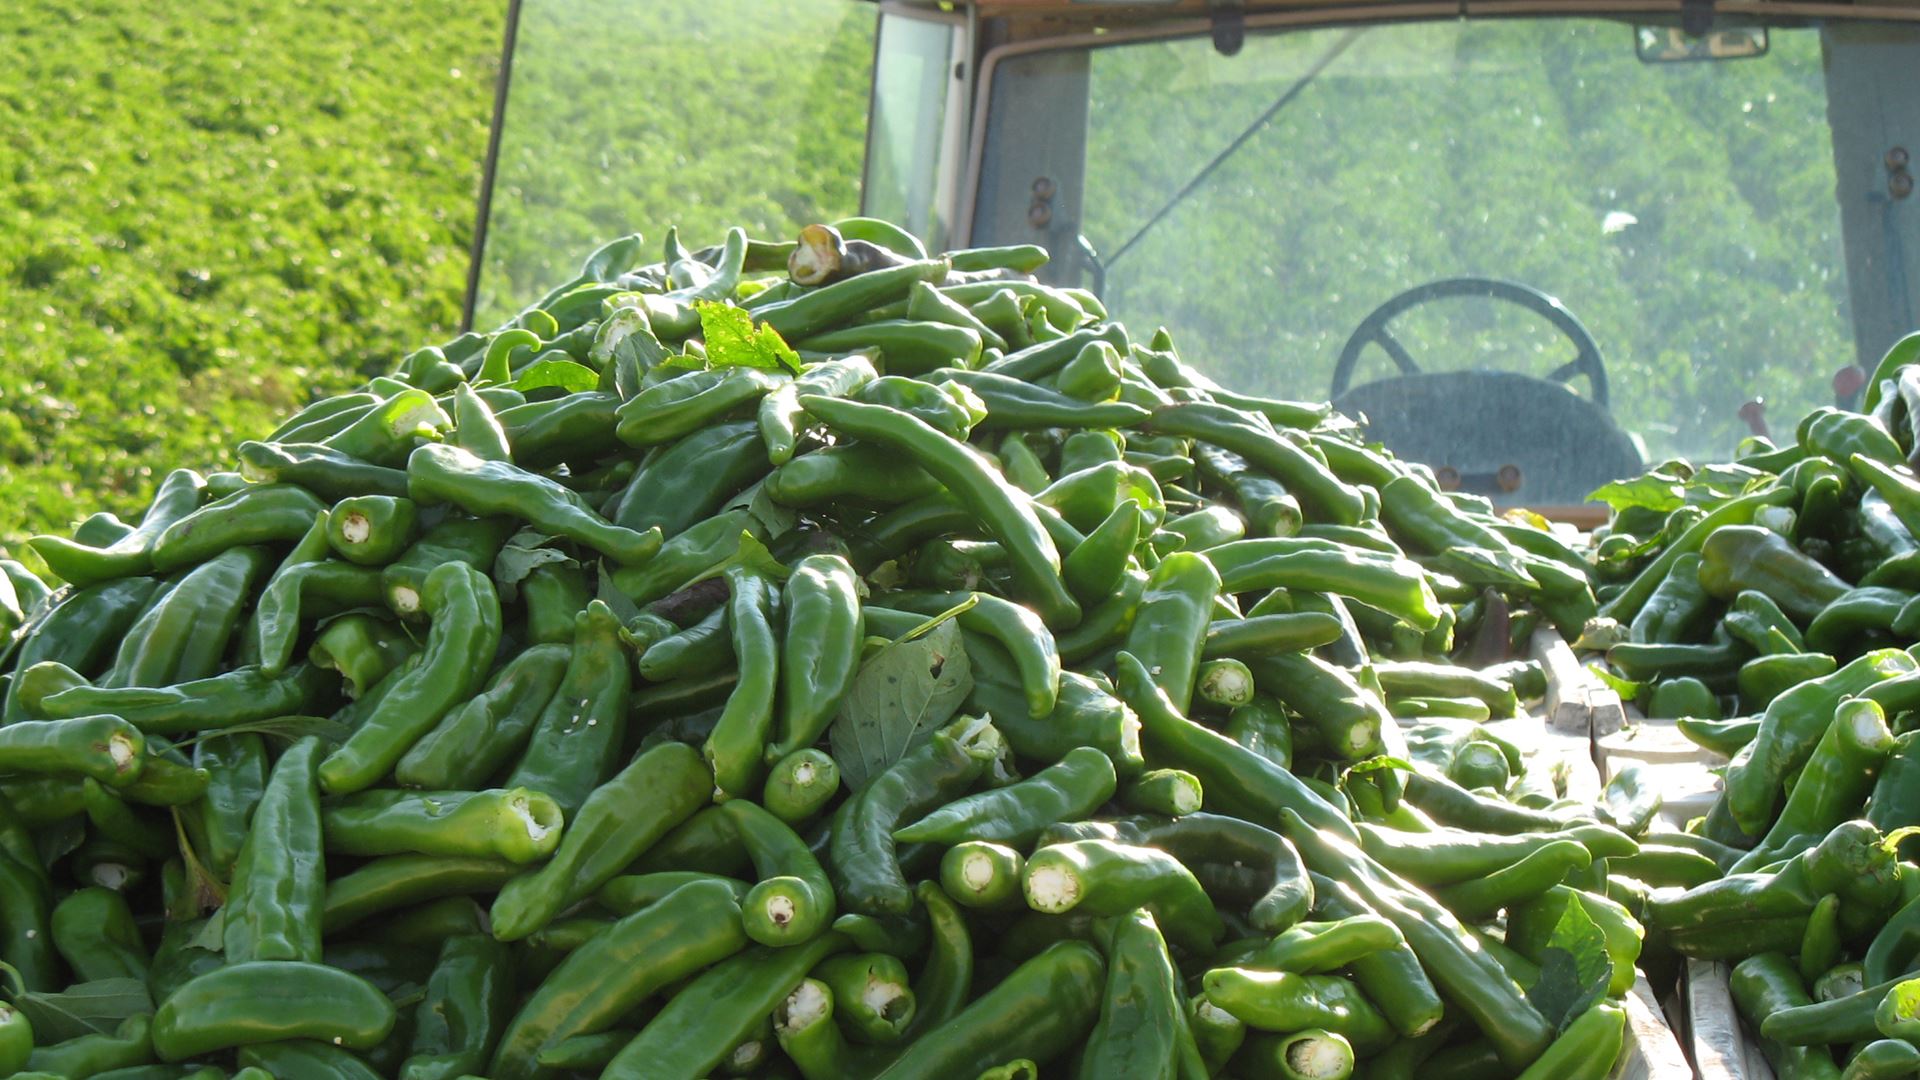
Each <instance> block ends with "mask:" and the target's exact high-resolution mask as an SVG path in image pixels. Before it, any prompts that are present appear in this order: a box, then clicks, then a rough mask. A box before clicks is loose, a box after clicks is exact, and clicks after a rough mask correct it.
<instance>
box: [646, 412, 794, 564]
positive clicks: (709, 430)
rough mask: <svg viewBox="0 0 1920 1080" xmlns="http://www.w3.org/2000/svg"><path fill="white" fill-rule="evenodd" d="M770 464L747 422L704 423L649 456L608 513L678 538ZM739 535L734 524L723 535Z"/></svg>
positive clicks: (761, 474)
mask: <svg viewBox="0 0 1920 1080" xmlns="http://www.w3.org/2000/svg"><path fill="white" fill-rule="evenodd" d="M769 467H770V466H769V463H768V461H767V455H766V447H765V446H764V445H763V444H762V442H761V441H760V436H759V433H758V429H757V428H756V426H755V425H754V424H753V423H752V422H750V421H736V422H733V423H725V424H716V425H712V426H709V427H704V428H702V429H701V430H699V431H696V432H694V433H693V434H691V435H688V436H686V437H685V438H683V439H680V440H679V441H677V442H675V443H674V444H673V445H672V446H669V447H667V448H666V449H665V450H663V451H661V452H659V453H658V454H656V455H655V456H653V457H652V458H650V459H649V460H648V461H647V462H646V465H645V467H643V468H642V469H641V470H640V471H639V472H638V473H635V474H634V477H633V481H632V482H631V483H630V484H628V485H627V487H626V490H625V491H624V492H623V493H622V494H621V495H620V496H619V501H618V503H617V504H616V505H617V509H609V510H608V513H609V514H612V515H613V516H614V519H615V520H616V521H617V522H618V523H619V524H620V526H621V527H623V528H627V529H634V530H640V531H644V530H647V529H651V528H654V527H656V526H658V527H659V529H660V530H661V531H662V532H663V533H664V534H666V535H667V536H668V537H676V538H677V537H678V536H679V534H680V533H682V532H686V531H689V530H691V529H693V528H694V527H695V526H697V525H698V524H699V523H700V522H702V521H704V520H706V519H707V518H708V517H709V515H711V514H713V513H714V512H715V511H716V510H718V509H720V507H721V505H722V504H723V503H725V502H727V500H729V499H731V498H733V497H734V495H736V494H737V493H739V492H740V491H741V490H742V489H743V488H745V487H746V486H747V485H749V484H751V483H753V482H754V481H755V480H758V479H760V478H761V477H763V476H765V475H766V474H767V470H768V468H769ZM739 535H740V528H739V527H736V528H735V529H734V530H733V531H732V533H731V534H729V535H728V536H727V537H725V539H727V540H737V539H738V538H739ZM655 558H656V559H657V558H659V556H657V555H656V556H655ZM649 565H651V564H649ZM712 565H713V563H712V562H711V561H710V562H706V563H702V564H700V565H699V566H697V567H694V568H692V569H693V573H698V572H700V571H703V570H706V569H708V568H709V567H710V566H712ZM642 573H644V570H643V571H642ZM686 576H687V577H691V576H693V574H692V573H689V574H688V575H686ZM681 580H683V581H684V580H685V579H684V578H682V579H681ZM676 584H677V583H676ZM668 591H671V590H668ZM662 595H664V593H663V594H662Z"/></svg>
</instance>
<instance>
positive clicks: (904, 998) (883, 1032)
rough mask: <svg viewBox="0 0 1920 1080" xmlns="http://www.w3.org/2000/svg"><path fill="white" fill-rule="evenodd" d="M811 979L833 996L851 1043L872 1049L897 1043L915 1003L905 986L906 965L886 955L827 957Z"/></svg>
mask: <svg viewBox="0 0 1920 1080" xmlns="http://www.w3.org/2000/svg"><path fill="white" fill-rule="evenodd" d="M813 977H814V978H816V979H818V980H820V981H821V982H823V983H825V984H826V986H827V988H828V989H829V991H830V992H831V993H832V994H833V997H834V1001H835V1002H836V1003H837V1006H838V1007H837V1009H836V1012H837V1013H838V1015H839V1018H840V1024H841V1027H842V1028H843V1030H845V1031H846V1032H847V1034H848V1035H849V1036H850V1037H851V1038H852V1039H853V1040H854V1041H855V1042H859V1043H865V1044H868V1045H874V1046H885V1045H890V1044H893V1043H896V1042H899V1041H900V1039H901V1036H902V1034H903V1032H904V1031H905V1030H906V1028H907V1025H908V1024H909V1023H911V1022H912V1020H913V1017H914V1014H915V1012H916V1008H917V1003H916V1001H915V999H914V995H913V990H912V988H911V987H909V986H908V985H907V970H906V965H904V964H902V963H901V962H900V959H899V958H898V957H895V956H890V955H888V954H886V953H867V954H864V955H856V954H842V955H840V956H831V957H828V958H827V959H826V960H823V961H821V963H820V965H819V966H818V967H816V968H814V970H813Z"/></svg>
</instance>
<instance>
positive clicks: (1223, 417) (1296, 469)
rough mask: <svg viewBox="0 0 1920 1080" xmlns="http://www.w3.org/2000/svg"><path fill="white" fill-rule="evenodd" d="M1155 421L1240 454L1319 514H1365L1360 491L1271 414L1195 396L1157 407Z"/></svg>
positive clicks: (1340, 520)
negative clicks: (1281, 430)
mask: <svg viewBox="0 0 1920 1080" xmlns="http://www.w3.org/2000/svg"><path fill="white" fill-rule="evenodd" d="M1152 426H1153V428H1154V430H1156V431H1160V432H1164V433H1167V434H1171V435H1184V436H1188V437H1190V438H1194V439H1198V440H1200V441H1202V442H1207V443H1212V444H1214V445H1216V446H1219V447H1222V448H1223V449H1226V450H1230V451H1232V452H1234V453H1236V454H1239V455H1240V456H1241V457H1243V458H1245V459H1246V460H1247V461H1248V462H1250V463H1251V464H1253V465H1254V466H1256V467H1258V468H1260V469H1263V470H1265V471H1266V472H1268V473H1269V474H1271V475H1272V476H1273V477H1274V478H1275V479H1277V480H1279V481H1280V482H1281V483H1282V484H1284V485H1286V488H1287V490H1288V491H1290V492H1292V493H1293V494H1294V495H1295V496H1296V497H1297V498H1299V499H1300V500H1301V502H1302V504H1303V505H1305V506H1306V507H1307V508H1308V509H1310V510H1311V511H1313V516H1314V517H1315V518H1316V519H1319V520H1324V521H1331V522H1333V523H1334V524H1338V525H1356V524H1358V523H1359V522H1360V520H1361V509H1362V506H1363V500H1362V498H1361V496H1360V493H1359V491H1358V490H1357V489H1355V488H1353V487H1351V486H1349V485H1347V484H1345V483H1343V482H1342V481H1341V480H1339V479H1338V478H1336V477H1335V476H1334V475H1333V473H1332V472H1331V471H1329V470H1328V469H1327V467H1326V465H1325V464H1324V463H1323V462H1321V461H1320V460H1319V459H1318V458H1315V457H1314V456H1313V455H1312V454H1311V453H1309V452H1308V451H1307V450H1306V449H1304V448H1302V447H1301V446H1299V445H1297V444H1295V443H1293V442H1291V441H1289V440H1287V439H1285V438H1282V437H1281V436H1279V435H1278V434H1277V433H1276V432H1275V431H1274V430H1273V426H1272V424H1271V423H1270V422H1268V421H1267V420H1266V418H1265V417H1262V416H1259V415H1258V414H1255V413H1249V412H1246V411H1244V410H1241V409H1236V408H1233V407H1231V406H1227V405H1219V404H1211V403H1200V402H1190V403H1187V404H1180V405H1172V406H1167V407H1164V408H1161V409H1156V410H1155V411H1154V414H1153V420H1152Z"/></svg>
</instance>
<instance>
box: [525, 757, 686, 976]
mask: <svg viewBox="0 0 1920 1080" xmlns="http://www.w3.org/2000/svg"><path fill="white" fill-rule="evenodd" d="M712 785H713V778H712V775H711V774H710V773H709V772H708V771H707V768H706V765H705V764H704V763H702V762H701V761H700V757H699V754H698V753H697V752H696V751H694V750H693V749H692V748H691V747H689V746H687V745H685V744H684V743H663V744H661V745H660V746H657V747H655V748H653V749H651V750H648V751H646V752H645V753H642V754H641V755H640V756H639V757H636V758H634V759H633V763H632V764H630V765H628V766H627V767H626V768H624V769H622V770H621V771H620V772H619V773H618V774H616V775H615V776H614V777H613V779H611V780H608V781H607V782H606V783H604V784H602V785H600V786H599V787H597V788H595V789H594V790H593V793H592V794H591V795H588V796H587V797H586V800H585V801H584V802H583V803H582V804H581V805H580V810H579V812H578V813H577V814H574V815H573V816H572V819H571V820H570V821H568V823H567V827H566V831H565V833H564V835H563V836H562V837H561V839H560V846H559V847H558V848H557V849H555V851H554V853H553V858H552V859H550V860H548V862H547V863H546V864H545V865H543V866H541V867H540V868H539V869H536V870H528V871H526V872H525V873H523V874H521V875H520V876H519V877H516V878H514V879H513V880H512V881H509V882H507V883H506V885H504V886H503V887H502V888H501V890H500V895H499V897H498V898H497V899H496V900H495V901H494V904H493V934H494V936H495V937H497V938H499V939H500V940H502V941H516V940H518V939H520V938H523V937H526V936H527V935H528V934H531V933H533V932H534V931H535V930H538V929H540V928H541V927H543V926H545V925H546V924H547V923H549V922H551V921H552V920H553V918H554V916H556V915H558V914H559V913H560V912H561V911H562V910H564V909H565V908H567V907H568V906H569V905H571V904H573V903H575V902H577V901H579V900H581V899H583V898H585V897H587V896H591V895H592V894H593V892H594V890H596V889H598V888H599V887H600V886H602V885H604V884H606V882H607V881H608V880H609V879H611V878H612V877H613V876H614V875H615V874H618V873H619V872H620V871H621V870H623V869H625V868H626V866H627V865H628V864H630V863H632V862H633V860H634V859H635V858H636V857H638V856H639V854H640V853H641V852H643V851H645V850H646V849H647V848H648V847H649V846H651V845H652V844H653V843H654V842H655V841H656V840H659V839H660V838H661V837H662V836H663V835H665V834H666V832H667V830H669V829H671V828H673V827H674V826H675V825H677V824H679V823H680V822H682V821H684V820H686V819H687V818H688V817H691V816H692V815H693V812H694V811H695V810H696V809H698V808H699V807H700V806H702V805H704V804H705V803H706V802H707V800H708V797H709V795H710V794H711V792H712V790H713V786H712ZM639 808H644V810H641V809H639Z"/></svg>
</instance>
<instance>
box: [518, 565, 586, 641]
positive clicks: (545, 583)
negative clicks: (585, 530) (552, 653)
mask: <svg viewBox="0 0 1920 1080" xmlns="http://www.w3.org/2000/svg"><path fill="white" fill-rule="evenodd" d="M590 599H591V597H590V596H589V595H588V593H587V573H586V570H585V569H584V568H583V567H581V566H580V564H578V563H575V562H565V563H545V564H543V565H540V566H536V567H534V568H533V569H532V570H531V571H529V572H528V574H527V576H526V577H524V578H522V579H520V603H521V605H522V606H523V607H524V608H525V609H526V619H525V622H524V623H523V627H524V637H525V638H526V641H527V643H528V644H529V645H550V644H563V645H564V644H569V643H571V642H572V641H573V620H574V616H576V615H578V614H579V613H580V612H581V611H582V610H583V609H585V608H586V606H587V602H588V600H590Z"/></svg>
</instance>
